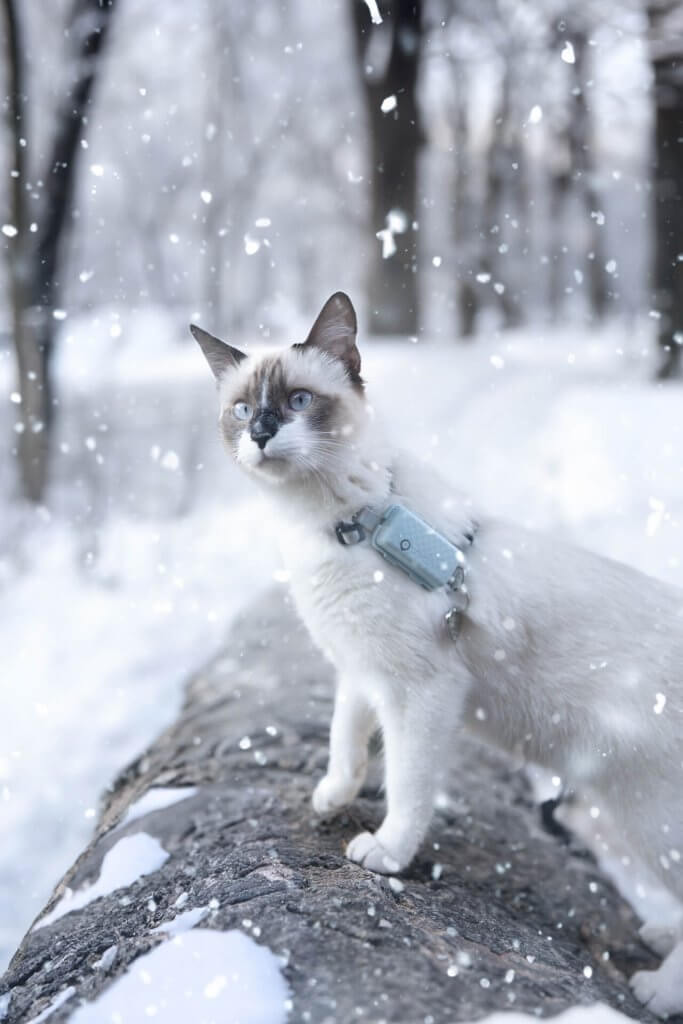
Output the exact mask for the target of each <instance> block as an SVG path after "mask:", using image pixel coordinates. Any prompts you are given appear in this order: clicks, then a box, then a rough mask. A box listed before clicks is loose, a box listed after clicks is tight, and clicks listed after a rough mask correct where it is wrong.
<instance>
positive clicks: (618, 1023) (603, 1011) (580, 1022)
mask: <svg viewBox="0 0 683 1024" xmlns="http://www.w3.org/2000/svg"><path fill="white" fill-rule="evenodd" d="M485 1020H486V1024H527V1022H528V1021H530V1020H532V1021H536V1022H538V1015H537V1014H526V1013H509V1012H508V1011H507V1010H506V1011H505V1012H504V1013H494V1014H492V1015H491V1016H490V1017H486V1018H485ZM553 1021H556V1022H557V1024H623V1022H624V1021H629V1022H630V1024H632V1021H633V1018H632V1017H627V1016H625V1015H624V1014H623V1013H619V1012H618V1011H617V1010H613V1009H612V1008H611V1007H610V1006H605V1004H604V1003H595V1004H594V1005H592V1006H574V1007H572V1009H571V1010H566V1011H565V1012H564V1013H561V1014H559V1016H557V1017H553ZM472 1024H473V1022H472Z"/></svg>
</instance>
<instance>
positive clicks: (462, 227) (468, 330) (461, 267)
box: [453, 62, 481, 339]
mask: <svg viewBox="0 0 683 1024" xmlns="http://www.w3.org/2000/svg"><path fill="white" fill-rule="evenodd" d="M455 90H456V95H455V103H456V107H455V112H454V117H453V122H454V131H455V182H454V194H455V211H454V236H455V267H456V271H455V279H456V287H457V303H458V309H457V314H458V334H459V336H460V338H468V339H469V338H472V337H473V336H474V331H475V327H476V321H477V314H478V312H479V305H480V302H479V300H480V296H479V287H480V286H478V285H477V283H476V279H475V271H476V269H477V266H478V264H479V252H480V249H481V232H480V230H479V228H478V223H477V210H478V205H477V202H476V201H475V196H474V195H473V191H472V187H471V186H472V166H471V164H472V161H471V157H470V147H469V122H468V117H467V110H468V89H467V80H466V75H465V70H464V67H463V66H462V62H459V63H458V64H457V65H456V71H455Z"/></svg>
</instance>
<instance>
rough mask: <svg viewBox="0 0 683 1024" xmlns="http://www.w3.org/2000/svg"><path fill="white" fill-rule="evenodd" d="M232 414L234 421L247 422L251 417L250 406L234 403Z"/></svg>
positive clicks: (243, 403)
mask: <svg viewBox="0 0 683 1024" xmlns="http://www.w3.org/2000/svg"><path fill="white" fill-rule="evenodd" d="M232 414H233V416H234V417H235V419H236V420H248V419H250V417H251V406H250V405H247V403H246V402H235V404H234V405H233V407H232Z"/></svg>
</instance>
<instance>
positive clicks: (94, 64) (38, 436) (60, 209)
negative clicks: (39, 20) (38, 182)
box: [3, 0, 114, 502]
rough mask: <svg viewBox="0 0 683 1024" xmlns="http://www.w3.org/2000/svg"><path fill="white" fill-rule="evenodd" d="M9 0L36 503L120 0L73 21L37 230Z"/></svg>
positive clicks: (28, 456) (15, 250)
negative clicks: (94, 129)
mask: <svg viewBox="0 0 683 1024" xmlns="http://www.w3.org/2000/svg"><path fill="white" fill-rule="evenodd" d="M3 2H4V9H5V18H6V22H7V40H8V45H7V51H8V69H9V71H8V74H9V79H10V82H9V85H10V88H9V92H10V117H11V121H12V134H13V144H14V148H13V152H14V163H15V166H14V168H13V170H14V171H15V172H16V174H15V176H14V178H13V217H14V221H15V223H14V227H15V228H16V230H17V233H16V235H14V237H13V238H12V239H10V242H11V245H8V250H9V257H10V280H11V301H12V322H13V333H14V346H15V353H16V364H17V376H18V390H19V393H20V395H21V401H22V404H21V409H22V420H21V426H22V432H21V434H20V436H19V464H20V474H21V483H22V490H23V493H24V495H25V497H26V498H28V499H29V500H30V501H36V502H37V501H40V500H41V499H42V497H43V495H44V491H45V486H46V483H47V473H48V457H49V441H50V427H51V423H52V413H53V407H54V399H53V388H52V381H51V356H52V351H53V347H54V338H55V319H54V315H53V314H54V312H55V309H56V308H57V307H58V303H59V295H60V291H61V287H62V283H63V282H62V281H61V280H60V279H59V260H60V256H61V254H62V251H63V240H64V236H65V234H66V229H67V225H68V216H69V214H70V212H71V203H72V197H73V189H74V183H75V180H76V170H77V163H78V156H79V153H80V149H81V147H80V145H79V143H80V140H81V138H82V136H83V134H84V125H85V121H86V112H87V109H88V105H89V103H90V99H91V95H92V90H93V85H94V82H95V78H96V74H97V71H98V66H99V65H98V60H97V58H98V56H99V55H100V53H101V51H102V48H103V45H104V42H105V37H106V33H107V28H108V25H109V21H110V14H111V12H112V10H113V7H114V0H75V3H74V7H73V13H72V17H71V21H70V26H71V27H70V35H71V36H73V37H74V43H73V61H74V74H73V80H72V85H71V87H70V88H69V89H67V91H66V93H65V95H64V97H63V100H62V103H61V106H60V108H59V110H58V111H57V115H56V125H57V127H56V131H55V136H54V139H53V143H52V150H51V154H50V160H49V163H48V166H47V168H46V169H45V172H44V173H43V174H42V175H40V177H41V178H42V181H43V183H44V184H43V195H42V197H41V204H40V213H39V214H38V216H37V218H36V221H37V224H38V229H37V231H36V232H35V233H32V232H30V230H29V225H28V222H27V221H28V217H27V213H26V208H25V195H26V188H25V186H26V182H25V181H24V178H25V161H24V159H23V149H24V146H22V144H21V142H20V140H21V139H22V138H24V139H25V138H26V135H27V126H26V118H25V92H24V90H25V85H24V69H23V59H22V53H23V46H22V43H21V26H20V23H19V18H18V9H17V7H16V4H15V3H14V0H3Z"/></svg>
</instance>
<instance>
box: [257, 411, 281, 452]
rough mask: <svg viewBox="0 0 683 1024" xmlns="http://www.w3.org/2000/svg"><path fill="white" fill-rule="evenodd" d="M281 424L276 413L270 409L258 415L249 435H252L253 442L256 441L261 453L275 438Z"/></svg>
mask: <svg viewBox="0 0 683 1024" xmlns="http://www.w3.org/2000/svg"><path fill="white" fill-rule="evenodd" d="M279 426H280V423H279V421H278V418H277V416H276V415H275V413H274V412H271V411H270V410H269V409H265V410H264V411H263V412H260V413H258V415H257V416H256V419H255V420H254V422H253V423H252V425H251V429H250V431H249V434H250V435H251V439H252V441H256V444H257V445H258V446H259V448H260V449H261V451H263V449H264V448H265V447H266V443H267V442H268V441H270V439H271V437H275V435H276V434H277V431H278V427H279Z"/></svg>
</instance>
